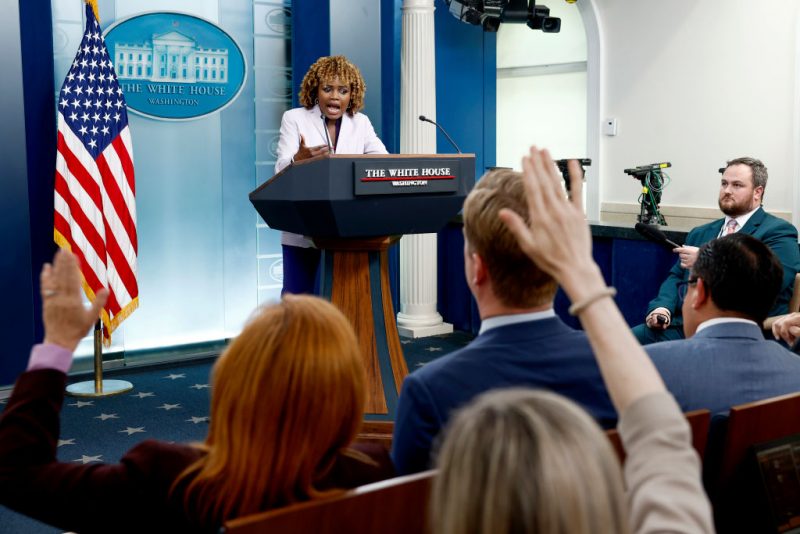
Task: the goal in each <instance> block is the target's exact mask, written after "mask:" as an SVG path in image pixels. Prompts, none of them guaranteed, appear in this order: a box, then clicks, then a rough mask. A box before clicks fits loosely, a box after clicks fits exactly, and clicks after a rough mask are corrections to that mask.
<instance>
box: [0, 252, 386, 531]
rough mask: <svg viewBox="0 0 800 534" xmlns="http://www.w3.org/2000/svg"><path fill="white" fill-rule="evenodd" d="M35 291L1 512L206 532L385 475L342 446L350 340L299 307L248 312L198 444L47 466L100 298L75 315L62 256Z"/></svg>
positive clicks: (2, 455) (1, 483)
mask: <svg viewBox="0 0 800 534" xmlns="http://www.w3.org/2000/svg"><path fill="white" fill-rule="evenodd" d="M41 287H42V299H43V306H42V307H43V316H44V327H45V339H44V343H43V344H40V345H36V346H34V348H33V350H32V351H31V356H30V361H29V364H28V369H27V371H26V372H25V373H23V374H22V375H21V376H20V377H19V379H18V380H17V383H16V385H15V387H14V391H13V393H12V395H11V398H10V399H9V401H8V406H7V407H6V409H5V411H4V412H3V414H2V416H0V504H2V505H5V506H8V507H9V508H11V509H13V510H16V511H18V512H21V513H23V514H26V515H29V516H31V517H33V518H35V519H38V520H40V521H44V522H46V523H49V524H51V525H54V526H57V527H60V528H61V529H64V530H73V531H77V532H81V533H82V534H86V533H91V532H110V531H113V532H218V531H219V527H220V526H221V524H222V523H223V522H224V521H226V520H227V519H231V518H235V517H238V516H241V515H246V514H251V513H255V512H259V511H263V510H266V509H270V508H275V507H279V506H284V505H287V504H290V503H293V502H298V501H304V500H309V499H314V498H318V497H322V496H326V495H331V493H332V492H335V491H339V490H338V488H346V487H353V486H357V485H360V484H365V483H368V482H374V481H376V480H379V479H381V478H387V477H389V476H391V475H392V474H393V469H392V468H391V462H390V460H389V457H388V453H386V451H385V450H383V449H382V448H381V447H377V446H376V447H374V448H373V447H366V448H365V447H363V446H359V450H354V449H351V448H350V442H351V441H352V440H353V438H354V437H355V434H356V432H357V430H358V428H359V426H360V425H361V417H362V416H361V414H362V412H363V406H364V399H365V397H366V377H365V373H364V367H363V363H362V359H361V355H360V352H359V350H358V348H357V347H358V343H357V342H356V338H355V334H354V333H353V330H352V328H351V327H350V325H349V323H348V321H347V319H345V317H344V316H343V315H342V314H341V313H340V312H339V311H338V310H337V309H336V308H335V307H334V306H333V305H332V304H330V303H328V302H325V301H323V300H321V299H318V298H316V297H309V296H299V295H298V296H294V295H287V296H286V297H285V298H284V299H283V301H282V302H280V303H278V304H275V305H272V306H268V307H266V308H263V309H260V310H258V311H257V312H256V313H255V314H254V315H253V317H252V318H251V319H250V321H249V322H248V324H247V325H246V326H245V328H244V329H243V330H242V333H241V334H240V335H239V336H238V337H237V338H236V339H234V340H233V341H232V342H231V343H230V345H229V346H228V348H227V349H226V350H225V352H224V353H223V354H222V355H221V356H220V357H219V359H218V360H217V362H216V364H215V365H214V371H213V376H212V392H211V411H210V414H211V419H210V424H209V430H208V437H207V438H206V440H205V441H204V442H203V443H201V444H194V445H188V444H178V443H165V442H160V441H155V440H147V441H144V442H142V443H140V444H139V445H137V446H135V447H134V448H132V449H131V450H130V451H128V452H127V453H126V454H125V455H124V456H123V458H122V459H121V460H120V462H119V463H116V464H102V463H91V464H86V465H81V464H76V463H71V462H59V461H58V460H57V459H56V445H57V442H58V437H59V415H60V411H61V406H62V404H63V402H64V386H65V383H66V378H67V377H66V372H67V370H68V369H69V367H70V365H71V364H72V351H73V350H74V349H75V347H76V346H77V345H78V342H79V341H80V340H81V338H83V337H84V336H85V335H86V332H87V331H88V330H89V328H90V327H91V326H92V324H93V323H94V321H96V320H97V317H98V314H99V311H100V309H101V308H102V305H103V303H104V302H105V300H106V298H107V292H106V291H105V290H101V291H99V292H98V293H97V299H96V300H95V302H94V304H93V305H92V307H91V308H90V309H88V310H87V309H84V307H83V302H82V297H81V277H80V272H79V270H78V263H77V260H76V259H75V257H74V256H73V255H71V254H70V253H68V252H64V251H59V252H58V253H57V255H56V257H55V261H54V263H53V265H52V267H51V266H50V265H45V267H44V269H43V270H42V275H41ZM290 376H291V377H295V379H293V380H288V379H287V378H286V377H290ZM0 530H2V527H0Z"/></svg>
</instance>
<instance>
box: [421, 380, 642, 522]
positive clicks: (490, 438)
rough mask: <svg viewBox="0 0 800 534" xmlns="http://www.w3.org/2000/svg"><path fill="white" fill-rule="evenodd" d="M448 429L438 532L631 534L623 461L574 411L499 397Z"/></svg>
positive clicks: (477, 405) (556, 401)
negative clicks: (621, 468)
mask: <svg viewBox="0 0 800 534" xmlns="http://www.w3.org/2000/svg"><path fill="white" fill-rule="evenodd" d="M448 428H449V429H448V433H447V439H446V440H445V443H444V446H443V448H442V450H441V451H440V452H439V457H438V463H439V465H440V466H441V471H440V473H439V475H438V477H437V479H436V482H435V486H434V492H433V496H432V504H433V508H434V510H436V511H437V514H436V516H435V517H436V528H435V529H434V532H437V533H445V534H447V533H466V532H475V533H478V532H486V533H488V532H492V533H494V532H497V533H504V532H519V533H529V532H530V533H534V532H536V533H548V532H569V533H574V532H592V531H593V532H613V533H614V534H625V533H627V532H630V529H629V527H628V524H627V513H626V512H625V507H626V503H625V492H624V490H623V487H622V474H621V473H620V469H619V461H618V460H617V457H616V455H615V454H614V452H613V451H612V450H611V446H610V444H609V441H608V439H606V437H605V435H604V434H603V432H602V431H601V430H600V428H599V427H598V426H597V423H595V422H594V420H593V419H592V418H591V417H590V416H589V415H588V414H587V413H586V412H585V411H584V410H582V409H580V408H579V407H578V406H577V405H576V404H575V403H573V402H570V401H569V400H567V399H566V398H564V397H562V396H560V395H557V394H555V393H550V392H547V391H542V390H532V389H521V388H509V389H497V390H492V391H489V392H486V393H483V394H482V395H480V396H478V397H477V398H476V399H475V400H474V401H473V402H472V403H470V404H469V405H467V406H466V407H465V408H463V409H462V410H459V411H458V412H457V413H456V414H455V416H454V418H453V420H452V422H451V423H450V425H449V427H448ZM476 493H480V499H479V500H478V501H477V502H476V501H475V497H476ZM565 496H568V497H569V498H565ZM599 526H602V528H596V529H595V528H594V527H599Z"/></svg>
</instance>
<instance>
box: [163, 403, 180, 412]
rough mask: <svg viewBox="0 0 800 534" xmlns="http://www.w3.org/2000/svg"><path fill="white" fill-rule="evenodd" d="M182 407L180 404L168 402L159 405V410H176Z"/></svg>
mask: <svg viewBox="0 0 800 534" xmlns="http://www.w3.org/2000/svg"><path fill="white" fill-rule="evenodd" d="M180 407H181V405H180V404H167V403H164V404H162V405H161V406H157V408H158V409H159V410H166V411H170V410H176V409H178V408H180Z"/></svg>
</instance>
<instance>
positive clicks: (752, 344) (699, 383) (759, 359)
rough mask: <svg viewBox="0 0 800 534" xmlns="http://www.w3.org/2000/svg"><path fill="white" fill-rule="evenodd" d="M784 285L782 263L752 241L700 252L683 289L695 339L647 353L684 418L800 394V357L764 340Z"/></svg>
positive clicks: (741, 239)
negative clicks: (764, 327)
mask: <svg viewBox="0 0 800 534" xmlns="http://www.w3.org/2000/svg"><path fill="white" fill-rule="evenodd" d="M781 279H782V269H781V264H780V262H779V261H778V257H777V256H776V255H775V254H774V253H773V252H772V251H770V249H769V248H768V247H767V246H766V245H765V244H764V243H762V242H761V241H759V240H757V239H756V238H754V237H751V236H749V235H746V234H743V233H738V234H733V235H729V236H726V237H722V238H720V239H716V240H713V241H711V242H709V243H706V244H705V245H703V246H702V247H701V248H700V251H699V253H698V255H697V260H696V261H695V263H694V265H693V267H692V269H691V275H690V276H689V279H688V280H687V281H686V282H685V284H684V285H683V286H681V289H680V293H681V294H683V292H685V298H684V300H683V320H684V322H683V328H684V330H685V331H686V337H687V338H689V339H681V340H676V341H667V342H664V343H656V344H653V345H648V346H647V347H645V350H646V351H647V353H648V354H649V355H650V357H651V359H652V360H653V363H654V364H655V365H656V368H658V371H659V373H661V376H662V378H663V379H664V383H665V384H666V385H667V389H669V391H670V392H671V393H672V394H673V395H674V396H675V399H676V400H677V401H678V404H680V406H681V408H682V409H683V410H684V411H688V410H696V409H702V408H707V409H708V410H711V412H712V413H714V412H721V411H727V410H729V409H730V407H731V406H735V405H737V404H743V403H746V402H752V401H756V400H761V399H766V398H769V397H774V396H777V395H783V394H786V393H794V392H796V391H800V357H798V356H797V355H795V354H794V353H792V352H790V351H788V350H786V349H785V348H784V347H783V346H781V345H779V344H778V343H775V342H774V341H769V340H766V339H764V336H763V335H762V333H761V324H762V323H763V321H764V319H765V318H766V317H767V313H768V312H769V310H770V308H772V306H773V303H774V302H775V298H776V296H777V295H778V290H779V288H780V286H781V283H782V282H781Z"/></svg>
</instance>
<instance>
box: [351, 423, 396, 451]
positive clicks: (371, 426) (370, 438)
mask: <svg viewBox="0 0 800 534" xmlns="http://www.w3.org/2000/svg"><path fill="white" fill-rule="evenodd" d="M393 433H394V422H393V421H364V422H363V423H361V429H360V430H359V431H358V435H356V441H357V442H361V443H377V444H379V445H383V446H384V447H386V450H387V451H391V450H392V434H393Z"/></svg>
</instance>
